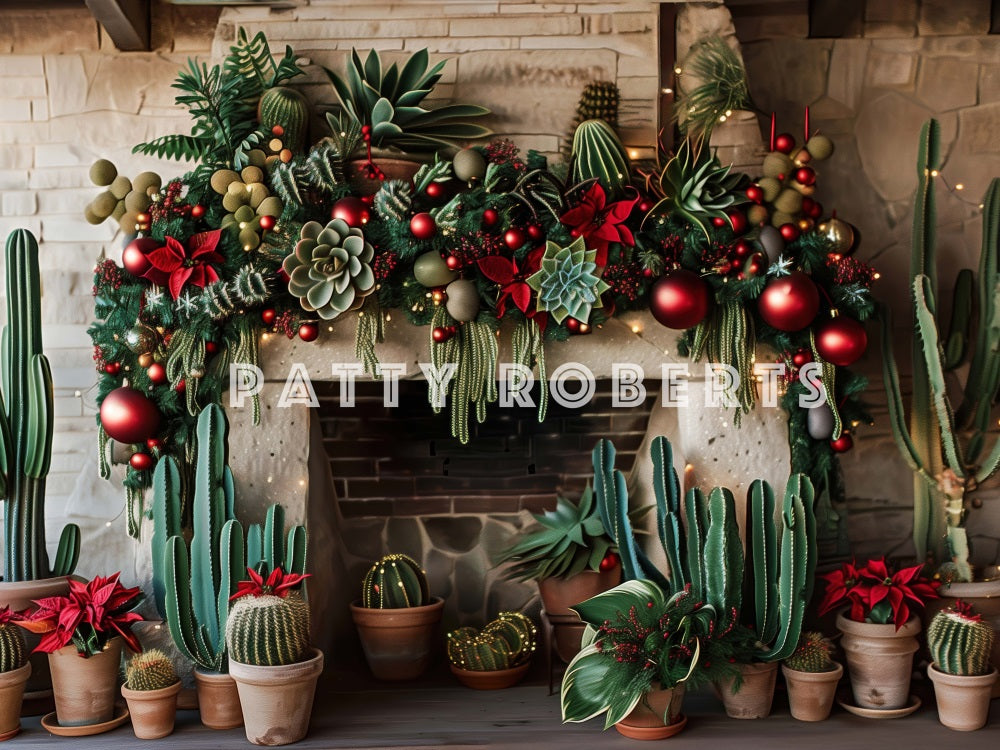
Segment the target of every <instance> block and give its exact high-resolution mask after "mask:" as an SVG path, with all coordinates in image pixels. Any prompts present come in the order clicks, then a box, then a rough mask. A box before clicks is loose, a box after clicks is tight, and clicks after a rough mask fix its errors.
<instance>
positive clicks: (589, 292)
mask: <svg viewBox="0 0 1000 750" xmlns="http://www.w3.org/2000/svg"><path fill="white" fill-rule="evenodd" d="M596 257H597V251H596V250H588V249H587V247H586V245H584V239H583V237H578V238H577V239H576V240H574V241H573V242H572V243H571V244H569V245H567V246H566V247H559V245H557V244H556V243H555V242H551V241H550V242H548V243H547V244H546V246H545V254H544V255H543V256H542V267H541V268H540V269H539V270H538V271H537V272H536V273H534V274H532V275H531V276H529V277H528V278H527V279H526V281H527V283H528V286H530V287H531V288H532V289H534V290H535V291H536V292H538V303H537V306H538V309H539V310H540V311H546V312H548V313H549V315H551V316H552V317H553V319H555V321H556V322H557V323H562V322H563V321H564V320H566V318H570V317H572V318H576V319H577V320H579V321H581V322H584V323H585V322H586V321H587V320H588V319H589V318H590V311H591V310H592V309H593V308H595V307H603V303H602V302H601V295H602V294H604V292H606V291H607V290H608V285H607V284H606V283H604V281H602V280H601V271H602V270H603V269H599V268H598V267H597V264H596V263H595V262H594V259H595V258H596Z"/></svg>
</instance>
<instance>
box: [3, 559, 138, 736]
mask: <svg viewBox="0 0 1000 750" xmlns="http://www.w3.org/2000/svg"><path fill="white" fill-rule="evenodd" d="M120 575H121V573H115V574H114V575H113V576H110V577H108V578H104V577H102V576H97V577H95V578H94V580H92V581H87V582H81V581H73V580H71V581H70V582H69V594H68V595H67V596H49V597H46V598H45V599H38V600H37V601H35V602H34V604H35V606H36V607H37V609H36V610H35V611H34V612H32V613H31V614H29V615H27V616H26V617H24V618H23V619H21V620H19V621H18V624H19V625H20V626H21V627H23V628H25V629H27V630H30V631H31V632H33V633H39V634H41V636H42V638H41V641H40V642H39V644H38V646H37V647H36V648H35V651H39V652H42V653H46V654H48V655H49V669H50V670H51V672H52V689H53V693H54V697H55V704H56V720H57V721H58V722H59V724H60V725H61V726H66V727H73V726H85V725H88V724H103V723H104V722H107V721H110V720H111V719H112V718H113V716H114V710H115V697H116V694H117V692H118V690H117V688H118V669H119V666H120V664H121V657H122V650H123V648H124V647H127V648H129V649H130V650H131V651H134V652H136V653H138V652H140V651H142V646H141V645H140V644H139V639H138V638H137V637H136V636H135V634H134V633H133V632H132V625H133V623H136V622H140V621H141V620H142V619H143V617H142V615H140V614H139V613H137V612H134V611H132V610H134V609H135V608H136V607H137V606H138V605H139V603H140V602H141V601H142V598H143V595H142V591H141V590H140V589H139V588H138V587H135V588H126V587H125V586H123V585H122V584H121V582H120V581H119V580H118V579H119V576H120Z"/></svg>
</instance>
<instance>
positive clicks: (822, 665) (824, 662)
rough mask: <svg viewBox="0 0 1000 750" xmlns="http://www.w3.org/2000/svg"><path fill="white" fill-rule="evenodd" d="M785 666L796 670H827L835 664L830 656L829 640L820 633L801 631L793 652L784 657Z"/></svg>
mask: <svg viewBox="0 0 1000 750" xmlns="http://www.w3.org/2000/svg"><path fill="white" fill-rule="evenodd" d="M785 666H787V667H788V668H789V669H794V670H795V671H797V672H829V671H830V670H832V669H834V667H835V666H836V665H835V664H834V663H833V660H832V659H831V658H830V642H829V641H828V640H827V639H826V638H824V637H823V634H822V633H816V632H809V633H803V634H802V637H801V638H799V645H798V647H797V648H796V649H795V653H793V654H792V655H791V656H789V657H788V658H787V659H785Z"/></svg>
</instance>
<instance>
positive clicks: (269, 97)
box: [257, 86, 309, 154]
mask: <svg viewBox="0 0 1000 750" xmlns="http://www.w3.org/2000/svg"><path fill="white" fill-rule="evenodd" d="M257 120H258V121H259V122H260V127H261V129H262V130H263V131H265V132H266V133H268V134H271V133H272V132H273V131H272V129H273V128H274V127H275V126H278V127H280V128H281V136H280V138H281V140H282V142H283V143H284V145H285V147H286V148H288V149H291V151H292V152H293V153H295V154H301V153H302V152H303V151H305V148H306V140H307V137H308V134H307V131H308V129H309V102H308V101H306V98H305V97H304V96H303V95H302V93H301V92H299V91H297V90H296V89H293V88H289V87H288V86H275V87H274V88H270V89H267V90H266V91H265V92H264V93H263V94H262V95H261V97H260V103H259V104H258V105H257ZM268 137H270V135H269V136H268Z"/></svg>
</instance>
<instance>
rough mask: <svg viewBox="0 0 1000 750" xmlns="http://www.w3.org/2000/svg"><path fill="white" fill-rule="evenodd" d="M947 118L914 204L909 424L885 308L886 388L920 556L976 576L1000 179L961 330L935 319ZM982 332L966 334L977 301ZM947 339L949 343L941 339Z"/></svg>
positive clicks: (927, 146)
mask: <svg viewBox="0 0 1000 750" xmlns="http://www.w3.org/2000/svg"><path fill="white" fill-rule="evenodd" d="M939 140H940V134H939V127H938V123H937V121H936V120H929V121H928V122H927V123H925V124H924V127H923V130H922V131H921V135H920V143H921V150H920V153H919V155H918V159H917V179H918V186H917V196H916V203H915V206H914V212H913V215H914V217H913V236H912V247H911V253H910V289H911V292H912V299H913V310H914V321H915V327H916V331H917V340H918V341H919V342H920V345H919V346H914V348H913V396H912V399H911V402H910V414H909V425H907V421H906V417H905V416H904V413H903V399H902V393H901V390H900V385H899V373H898V372H897V370H896V364H895V358H894V354H893V346H892V339H893V331H892V321H891V318H890V316H889V314H888V308H886V307H884V306H883V308H882V315H881V318H882V368H883V376H884V380H885V384H886V392H887V394H888V404H889V418H890V422H891V424H892V431H893V437H894V438H895V439H896V445H897V447H898V448H899V451H900V453H901V454H902V456H903V458H904V459H905V460H906V462H907V463H908V464H909V466H910V468H911V469H912V470H913V472H914V495H913V541H914V544H915V546H916V548H917V554H918V555H919V556H920V557H921V558H925V557H927V558H932V559H934V560H936V561H937V562H938V563H944V562H950V563H951V565H950V566H949V567H952V568H953V570H954V577H955V578H956V579H958V580H966V581H968V580H971V579H972V569H971V568H970V566H969V561H968V557H969V545H968V538H967V535H966V530H965V518H966V502H967V500H968V499H969V495H970V494H971V493H972V492H974V491H975V489H976V488H977V487H978V486H979V485H981V484H982V483H983V482H984V481H986V480H987V479H989V478H990V477H991V476H993V474H995V473H996V471H997V469H998V468H1000V441H997V442H995V443H994V445H993V448H992V449H991V451H990V452H989V454H988V455H984V454H985V451H984V443H985V439H984V438H985V434H986V432H987V431H988V430H989V429H990V428H991V426H992V420H991V417H990V408H991V406H992V404H993V399H994V396H995V395H996V393H997V390H998V388H1000V355H998V353H997V352H998V347H1000V328H998V327H996V326H995V324H994V321H995V319H996V307H997V300H996V289H997V288H998V286H997V285H998V283H1000V269H998V244H1000V179H994V180H993V181H992V182H991V183H990V186H989V189H988V190H987V192H986V196H985V197H984V198H983V246H982V251H981V253H980V256H979V278H978V288H977V291H976V297H977V299H975V300H974V301H972V300H971V299H970V295H971V293H972V287H973V284H972V281H971V278H970V276H969V272H963V273H961V274H960V275H959V277H958V279H957V282H956V287H955V302H954V306H953V312H952V321H951V322H952V326H953V328H954V330H952V331H950V332H944V331H942V330H941V326H940V324H939V323H938V321H937V318H936V315H937V310H936V308H937V302H936V300H937V261H936V257H935V237H934V233H935V211H934V183H933V178H934V177H935V176H936V175H937V170H938V168H939V166H940V148H939ZM972 309H976V310H978V318H977V319H976V320H975V321H974V322H973V324H972V327H973V328H974V329H975V340H974V341H968V328H969V323H970V320H971V313H970V310H972ZM942 341H943V342H945V344H944V345H943V344H942ZM969 346H971V347H972V356H971V362H970V367H969V374H968V377H967V379H966V382H965V387H964V389H963V391H962V395H961V405H960V407H959V408H958V410H957V411H955V410H953V408H952V406H951V403H950V399H949V396H948V392H947V386H946V383H945V372H946V370H948V369H951V368H954V367H956V366H957V365H958V364H960V363H961V362H962V358H963V355H964V354H965V350H966V349H967V348H968V347H969Z"/></svg>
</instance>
